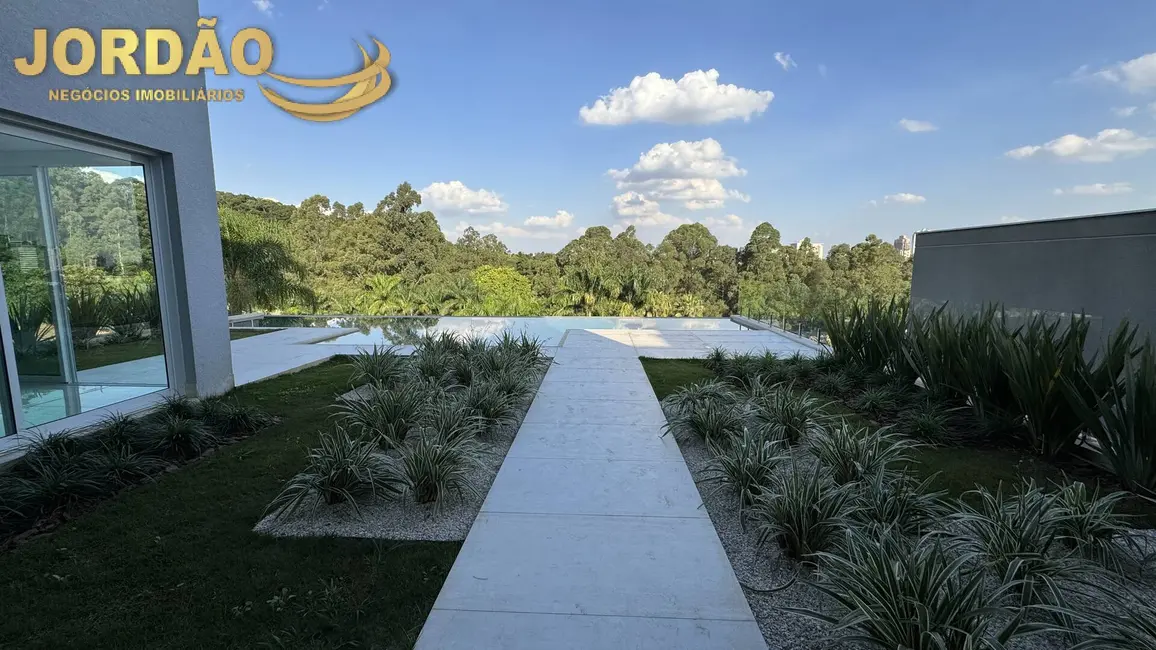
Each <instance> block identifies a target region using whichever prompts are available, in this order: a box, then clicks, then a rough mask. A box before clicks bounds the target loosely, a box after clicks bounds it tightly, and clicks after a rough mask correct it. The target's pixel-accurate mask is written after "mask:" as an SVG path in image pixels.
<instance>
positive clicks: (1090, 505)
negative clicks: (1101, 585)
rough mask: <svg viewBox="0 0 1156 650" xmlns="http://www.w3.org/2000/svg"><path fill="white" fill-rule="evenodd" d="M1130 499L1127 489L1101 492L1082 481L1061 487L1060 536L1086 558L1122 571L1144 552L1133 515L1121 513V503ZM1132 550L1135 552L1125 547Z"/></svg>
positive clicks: (1058, 505)
mask: <svg viewBox="0 0 1156 650" xmlns="http://www.w3.org/2000/svg"><path fill="white" fill-rule="evenodd" d="M1128 498H1129V494H1128V493H1127V492H1110V493H1108V494H1104V495H1101V494H1100V489H1099V487H1097V488H1096V489H1094V490H1089V489H1088V487H1087V486H1086V485H1084V484H1083V483H1080V482H1075V483H1069V484H1068V485H1065V486H1063V487H1061V488H1060V489H1059V491H1058V493H1057V495H1056V504H1055V506H1056V507H1057V508H1058V509H1059V510H1060V512H1059V514H1058V516H1057V517H1056V532H1057V535H1058V536H1059V537H1060V538H1061V539H1062V540H1063V541H1064V542H1066V543H1067V544H1068V545H1070V546H1071V547H1072V548H1074V549H1075V550H1076V552H1077V553H1079V555H1080V556H1081V557H1083V558H1085V559H1088V560H1091V561H1093V562H1096V563H1098V564H1101V565H1103V566H1105V567H1107V568H1109V569H1111V570H1113V571H1115V572H1117V573H1122V572H1123V571H1124V570H1125V569H1126V568H1129V565H1130V564H1132V560H1133V559H1134V558H1138V557H1141V556H1142V551H1141V549H1140V547H1139V545H1138V544H1137V543H1136V540H1135V539H1134V538H1133V535H1134V532H1133V531H1132V529H1131V527H1130V526H1129V523H1130V518H1129V517H1128V516H1127V515H1123V514H1120V513H1119V510H1120V506H1121V504H1123V503H1124V501H1125V500H1127V499H1128ZM1126 548H1127V549H1131V551H1132V554H1131V555H1129V553H1127V552H1126V550H1125V549H1126Z"/></svg>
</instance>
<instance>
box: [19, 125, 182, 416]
mask: <svg viewBox="0 0 1156 650" xmlns="http://www.w3.org/2000/svg"><path fill="white" fill-rule="evenodd" d="M0 274H2V275H3V283H4V288H5V293H6V302H7V306H8V324H7V325H8V327H6V328H4V329H5V330H7V331H8V332H9V333H7V334H6V337H7V340H6V341H5V343H6V345H5V348H6V349H9V350H11V355H12V356H13V357H14V358H13V362H14V363H12V364H9V365H10V366H14V368H15V372H16V377H15V378H14V380H13V378H12V377H9V384H10V385H12V386H15V387H18V390H19V398H20V399H19V404H20V411H21V413H20V416H21V417H20V418H18V420H22V424H23V426H24V427H32V426H36V425H39V424H44V423H46V422H51V421H54V420H58V419H61V418H64V417H68V416H72V415H77V414H79V413H83V412H85V411H89V410H92V409H94V408H99V407H103V406H109V405H111V404H115V403H117V402H122V401H124V400H127V399H131V398H134V397H138V396H141V395H145V394H148V393H152V392H156V391H158V390H163V389H164V388H166V387H167V386H168V372H167V368H166V364H165V353H164V351H165V348H164V340H163V337H162V329H161V325H162V323H161V317H160V301H159V299H158V293H157V283H156V271H155V264H154V261H153V247H152V235H151V223H150V219H149V209H148V197H147V192H146V190H145V177H144V167H143V166H142V165H140V164H137V163H135V162H134V161H133V160H131V158H130V157H128V156H125V157H124V158H123V159H122V158H120V157H117V156H114V155H107V154H95V153H91V152H90V151H86V150H82V149H72V148H69V147H67V146H64V145H61V144H57V143H48V142H40V141H37V140H35V139H33V138H25V137H18V136H15V135H9V134H5V133H3V132H0ZM9 374H10V373H9Z"/></svg>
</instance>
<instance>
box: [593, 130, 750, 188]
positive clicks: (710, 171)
mask: <svg viewBox="0 0 1156 650" xmlns="http://www.w3.org/2000/svg"><path fill="white" fill-rule="evenodd" d="M607 173H609V174H610V177H611V178H613V179H615V180H617V181H620V182H642V181H647V180H653V179H662V178H726V177H728V176H744V175H746V173H747V171H746V170H745V169H741V168H740V167H739V166H738V162H737V161H735V159H734V158H731V157H728V156H727V155H726V153H725V152H724V151H723V148H722V145H721V144H719V143H718V141H717V140H715V139H713V138H707V139H705V140H697V141H695V142H687V141H686V140H679V141H678V142H662V143H659V144H656V145H654V146H653V147H651V148H650V151H647V152H646V153H643V154H642V155H640V156H639V157H638V162H636V163H634V166H633V167H631V168H630V169H611V170H610V171H609V172H607Z"/></svg>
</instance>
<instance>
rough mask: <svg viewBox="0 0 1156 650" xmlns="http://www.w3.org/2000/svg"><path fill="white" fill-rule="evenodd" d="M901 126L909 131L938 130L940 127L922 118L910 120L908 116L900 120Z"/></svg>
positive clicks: (924, 131)
mask: <svg viewBox="0 0 1156 650" xmlns="http://www.w3.org/2000/svg"><path fill="white" fill-rule="evenodd" d="M899 128H901V129H903V130H905V131H907V132H909V133H926V132H928V131H938V130H939V127H938V126H935V125H934V124H932V123H931V122H924V121H922V120H909V119H907V118H906V117H905V118H903V119H901V120H899Z"/></svg>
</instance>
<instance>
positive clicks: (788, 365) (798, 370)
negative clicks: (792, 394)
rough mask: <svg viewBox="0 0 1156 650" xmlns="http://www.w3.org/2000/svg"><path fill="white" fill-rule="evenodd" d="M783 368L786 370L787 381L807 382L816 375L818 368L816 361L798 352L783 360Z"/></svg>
mask: <svg viewBox="0 0 1156 650" xmlns="http://www.w3.org/2000/svg"><path fill="white" fill-rule="evenodd" d="M782 365H783V367H784V368H785V369H786V372H787V376H786V377H784V379H787V380H795V379H799V380H804V381H805V380H807V379H810V378H811V377H813V376H814V375H815V373H816V372H817V368H816V366H815V361H814V360H813V359H811V358H809V357H806V356H803V353H802V352H798V351H796V352H795V353H794V354H792V355H791V356H789V357H787V358H786V359H784V360H783V364H782Z"/></svg>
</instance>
